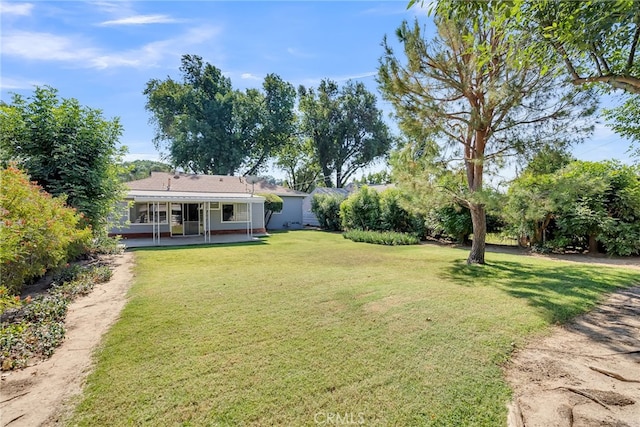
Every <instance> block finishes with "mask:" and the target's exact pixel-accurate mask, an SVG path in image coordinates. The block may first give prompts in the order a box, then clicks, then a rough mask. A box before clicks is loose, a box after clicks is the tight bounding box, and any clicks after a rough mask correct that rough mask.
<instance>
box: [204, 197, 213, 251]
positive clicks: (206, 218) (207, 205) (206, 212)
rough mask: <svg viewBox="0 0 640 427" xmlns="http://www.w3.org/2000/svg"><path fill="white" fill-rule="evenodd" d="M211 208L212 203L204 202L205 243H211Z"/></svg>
mask: <svg viewBox="0 0 640 427" xmlns="http://www.w3.org/2000/svg"><path fill="white" fill-rule="evenodd" d="M210 207H211V202H204V209H203V210H202V211H203V215H204V219H203V220H202V222H203V223H204V242H205V243H209V240H210V236H209V208H210Z"/></svg>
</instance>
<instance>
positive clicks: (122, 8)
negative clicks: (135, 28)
mask: <svg viewBox="0 0 640 427" xmlns="http://www.w3.org/2000/svg"><path fill="white" fill-rule="evenodd" d="M91 5H92V6H96V7H97V8H98V10H99V11H100V12H103V13H109V14H112V15H115V16H127V15H132V14H134V13H135V12H134V11H133V7H132V5H131V3H130V2H128V1H124V0H120V1H94V2H92V3H91Z"/></svg>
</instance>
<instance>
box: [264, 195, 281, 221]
mask: <svg viewBox="0 0 640 427" xmlns="http://www.w3.org/2000/svg"><path fill="white" fill-rule="evenodd" d="M258 196H262V197H264V199H265V200H264V226H265V227H268V226H269V222H270V221H271V217H272V216H273V214H274V213H278V212H282V207H283V206H284V202H283V201H282V197H280V196H278V195H277V194H273V193H264V194H258Z"/></svg>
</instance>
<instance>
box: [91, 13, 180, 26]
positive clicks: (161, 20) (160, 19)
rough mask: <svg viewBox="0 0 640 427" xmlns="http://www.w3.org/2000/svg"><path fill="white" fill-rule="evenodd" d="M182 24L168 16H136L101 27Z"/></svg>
mask: <svg viewBox="0 0 640 427" xmlns="http://www.w3.org/2000/svg"><path fill="white" fill-rule="evenodd" d="M176 22H181V21H180V20H179V19H175V18H172V17H170V16H167V15H134V16H128V17H126V18H120V19H113V20H110V21H104V22H101V23H100V24H99V25H101V26H111V25H146V24H172V23H176Z"/></svg>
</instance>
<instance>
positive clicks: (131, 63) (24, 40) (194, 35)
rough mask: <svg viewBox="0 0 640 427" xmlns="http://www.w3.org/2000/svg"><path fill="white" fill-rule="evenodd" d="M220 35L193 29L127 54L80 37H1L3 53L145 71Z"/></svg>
mask: <svg viewBox="0 0 640 427" xmlns="http://www.w3.org/2000/svg"><path fill="white" fill-rule="evenodd" d="M219 32H220V29H218V28H215V27H196V28H191V29H189V31H187V32H186V33H183V34H181V35H179V36H177V37H175V38H172V39H166V40H159V41H155V42H151V43H148V44H146V45H143V46H141V47H139V48H135V49H129V50H126V51H108V50H106V49H103V48H99V47H96V46H93V45H91V44H90V43H88V42H86V41H83V40H82V37H80V36H60V35H56V34H51V33H39V32H28V31H15V32H13V33H9V34H6V35H5V36H4V37H3V39H2V54H3V55H6V56H14V57H19V58H22V59H27V60H33V61H58V62H67V63H70V64H71V65H72V66H74V67H77V68H98V69H105V68H116V67H133V68H147V67H155V66H158V65H159V64H160V62H161V61H162V60H163V59H165V58H168V57H173V56H176V55H178V56H179V55H181V54H182V53H184V51H185V49H187V48H188V47H189V46H195V45H198V44H202V43H206V42H208V41H210V40H211V39H212V38H214V37H215V36H216V35H217V34H218V33H219Z"/></svg>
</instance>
